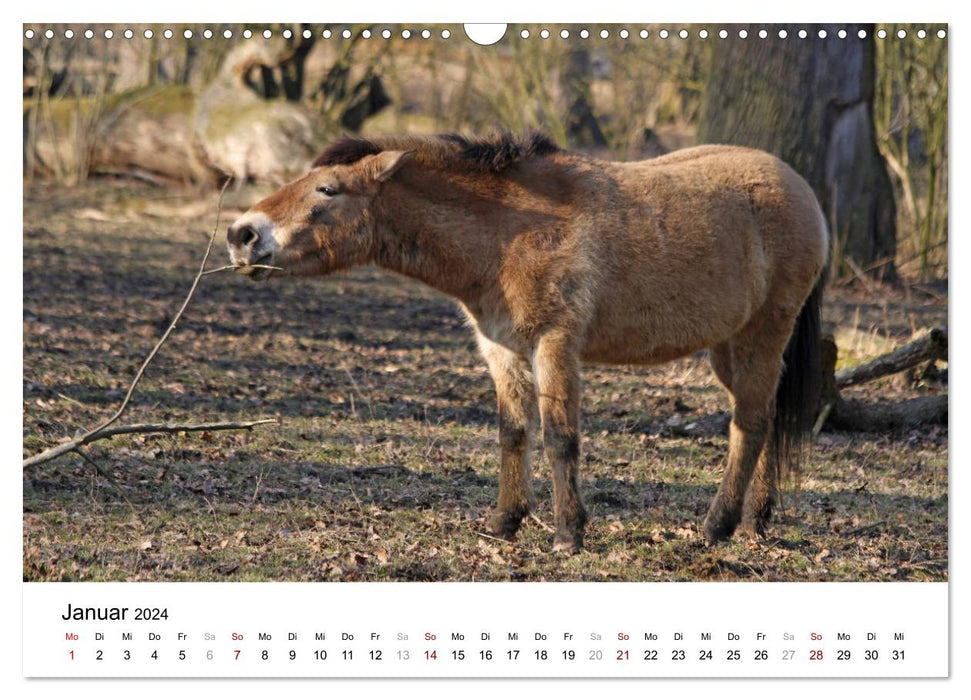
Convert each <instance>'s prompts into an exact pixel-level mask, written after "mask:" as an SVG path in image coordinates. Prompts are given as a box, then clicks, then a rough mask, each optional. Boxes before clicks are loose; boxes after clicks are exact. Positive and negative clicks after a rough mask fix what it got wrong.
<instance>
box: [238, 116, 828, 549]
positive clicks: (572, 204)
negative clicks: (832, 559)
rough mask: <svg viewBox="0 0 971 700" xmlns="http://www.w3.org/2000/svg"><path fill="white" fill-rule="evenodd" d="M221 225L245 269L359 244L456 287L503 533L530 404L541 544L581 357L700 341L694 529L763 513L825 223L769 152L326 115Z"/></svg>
mask: <svg viewBox="0 0 971 700" xmlns="http://www.w3.org/2000/svg"><path fill="white" fill-rule="evenodd" d="M228 245H229V253H230V257H231V259H232V261H233V263H234V264H236V265H240V266H241V271H242V272H244V273H245V274H249V275H250V277H252V278H253V279H265V278H267V277H271V276H274V275H278V274H281V275H282V274H286V275H324V274H327V273H330V272H333V271H335V270H339V269H342V268H347V267H350V266H352V265H359V264H363V263H374V264H377V265H379V266H381V267H384V268H387V269H388V270H393V271H394V272H397V273H400V274H403V275H407V276H408V277H412V278H415V279H418V280H421V281H422V282H424V283H426V284H428V285H431V286H432V287H435V288H436V289H439V290H441V291H442V292H444V293H445V294H448V295H449V296H452V297H454V298H455V299H457V300H458V301H459V302H460V304H461V306H462V309H463V310H464V312H465V313H466V315H467V316H468V318H469V320H470V321H471V323H472V325H473V327H474V328H475V332H476V336H477V339H478V343H479V347H480V349H481V351H482V354H483V356H484V357H485V360H486V362H487V363H488V366H489V371H490V372H491V374H492V378H493V380H494V381H495V386H496V394H497V399H498V405H499V409H498V410H499V443H500V448H501V462H500V471H499V502H498V507H497V509H496V511H495V513H494V514H493V515H492V518H491V520H490V522H489V527H490V529H491V530H492V532H493V533H495V534H498V535H500V536H502V537H506V538H510V537H512V536H513V535H514V534H515V533H516V531H517V530H518V528H519V526H520V523H521V521H522V519H523V517H524V516H525V515H526V514H527V513H528V512H529V510H530V508H531V507H532V505H533V493H532V488H531V485H530V482H531V475H530V468H529V455H530V439H531V434H532V433H533V432H534V428H535V426H536V424H537V419H538V421H539V424H540V425H541V427H542V436H543V445H544V450H545V454H546V456H547V459H548V460H549V461H550V463H551V465H552V469H553V500H554V518H555V525H556V528H555V529H556V534H555V536H554V543H553V547H554V549H556V550H563V551H568V552H572V551H575V550H576V549H577V548H579V547H580V546H581V544H582V537H583V528H584V525H585V522H586V519H587V515H586V511H585V510H584V507H583V504H582V503H581V500H580V495H579V493H578V490H577V471H578V461H579V449H578V446H579V430H580V428H579V419H580V388H581V384H580V366H581V363H584V362H591V363H613V364H654V363H660V362H665V361H668V360H672V359H675V358H678V357H683V356H685V355H688V354H691V353H694V352H696V351H698V350H701V349H704V348H708V349H710V357H711V364H712V367H713V368H714V371H715V374H716V375H717V377H718V379H719V380H720V382H721V383H722V384H723V385H724V386H725V388H726V390H727V391H728V395H729V398H730V401H731V407H732V421H731V427H730V438H729V449H728V464H727V469H726V472H725V476H724V478H723V480H722V482H721V486H720V488H719V489H718V493H717V495H716V496H715V499H714V501H713V502H712V504H711V507H710V508H709V510H708V515H707V517H706V519H705V523H704V532H705V536H706V538H707V539H708V540H709V541H710V542H715V541H717V540H721V539H725V538H728V537H730V536H731V535H732V533H733V532H734V531H735V529H736V527H737V526H738V525H739V523H741V524H742V526H743V527H745V528H746V529H749V530H751V531H754V532H756V533H762V532H763V531H764V528H765V526H766V523H767V521H768V518H769V515H770V512H771V509H772V506H773V502H774V501H775V500H776V497H777V493H776V492H777V484H778V482H779V477H780V473H781V472H782V471H783V470H784V469H786V468H791V467H793V466H795V463H796V460H797V459H798V458H799V454H800V451H801V450H800V448H801V447H802V445H803V443H804V441H805V438H806V436H807V431H808V430H809V429H810V426H811V421H812V418H813V413H814V410H815V407H816V400H815V386H816V383H817V379H818V369H817V365H818V358H817V341H818V335H819V302H820V299H819V296H820V295H819V285H818V281H819V279H820V273H821V271H822V269H823V266H824V264H825V262H826V256H827V233H826V226H825V222H824V219H823V217H822V214H821V212H820V208H819V205H818V203H817V201H816V198H815V196H814V195H813V192H812V190H811V189H810V188H809V186H808V185H807V184H806V182H805V181H804V180H803V179H802V178H800V177H799V175H797V174H796V173H795V172H794V171H793V170H792V169H791V168H789V167H788V166H787V165H786V164H784V163H782V162H781V161H779V160H778V159H776V158H775V157H773V156H771V155H769V154H767V153H763V152H760V151H754V150H749V149H745V148H735V147H726V146H702V147H699V148H691V149H688V150H684V151H680V152H677V153H673V154H671V155H668V156H664V157H661V158H656V159H654V160H647V161H642V162H636V163H613V162H603V161H598V160H594V159H591V158H588V157H585V156H582V155H576V154H572V153H568V152H565V151H562V150H560V149H559V148H557V147H556V146H555V145H554V144H553V143H552V142H551V141H549V140H548V139H547V138H545V137H543V136H541V135H533V136H530V137H529V138H526V139H522V140H517V139H514V138H512V137H510V136H508V135H502V136H499V137H496V138H492V139H485V140H470V139H466V138H463V137H460V136H454V135H448V136H437V137H417V136H400V137H382V138H372V139H357V138H348V137H344V138H342V139H340V140H338V141H336V142H335V143H333V144H332V145H331V146H330V147H328V148H327V149H326V150H325V151H324V153H323V154H322V155H321V156H320V157H319V158H318V159H317V160H316V162H315V163H314V166H313V168H312V170H311V171H310V172H309V173H308V174H307V175H305V176H303V177H302V178H300V179H299V180H297V181H295V182H292V183H290V184H288V185H285V186H284V187H282V188H281V189H280V190H279V191H278V192H276V193H275V194H273V195H271V196H270V197H267V198H266V199H264V200H263V201H262V202H260V203H259V204H257V205H256V206H254V207H253V208H252V209H251V210H250V211H248V212H247V213H246V214H244V215H243V216H242V217H240V219H239V220H238V221H236V222H235V223H234V224H233V225H232V226H231V227H230V228H229V232H228ZM256 264H260V265H272V266H275V267H279V268H282V271H279V272H277V271H274V270H270V269H266V268H252V267H250V266H251V265H256Z"/></svg>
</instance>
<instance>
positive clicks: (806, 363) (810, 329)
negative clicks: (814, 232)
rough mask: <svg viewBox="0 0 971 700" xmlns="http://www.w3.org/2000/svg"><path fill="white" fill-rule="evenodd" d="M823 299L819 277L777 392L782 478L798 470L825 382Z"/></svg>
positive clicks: (775, 431)
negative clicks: (822, 363) (821, 345)
mask: <svg viewBox="0 0 971 700" xmlns="http://www.w3.org/2000/svg"><path fill="white" fill-rule="evenodd" d="M822 298H823V279H822V278H820V279H819V281H818V282H817V283H816V286H815V287H813V291H812V293H810V295H809V298H808V299H806V303H805V304H804V305H803V307H802V311H800V312H799V317H798V318H797V319H796V326H795V328H794V329H793V331H792V336H791V337H790V338H789V344H788V345H786V350H785V353H784V354H783V356H782V358H783V368H782V376H781V377H780V379H779V387H778V389H776V396H775V420H774V422H773V425H772V439H773V443H772V445H773V449H774V455H773V457H774V458H775V464H776V468H777V469H778V475H779V477H780V478H783V477H785V476H786V474H787V473H788V474H793V473H795V472H796V471H798V468H799V462H800V461H801V458H802V455H803V453H804V451H805V447H806V444H807V443H808V442H809V440H810V439H811V437H812V430H813V425H814V423H815V421H816V411H817V408H818V406H819V392H820V386H821V383H822V373H821V370H820V357H819V340H820V320H819V313H820V306H821V304H822Z"/></svg>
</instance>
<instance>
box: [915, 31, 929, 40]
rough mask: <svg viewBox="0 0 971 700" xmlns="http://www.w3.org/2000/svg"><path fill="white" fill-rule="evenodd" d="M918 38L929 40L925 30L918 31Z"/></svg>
mask: <svg viewBox="0 0 971 700" xmlns="http://www.w3.org/2000/svg"><path fill="white" fill-rule="evenodd" d="M917 38H918V39H926V38H927V32H926V31H924V30H923V29H918V30H917Z"/></svg>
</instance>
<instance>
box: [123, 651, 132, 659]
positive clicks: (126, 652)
mask: <svg viewBox="0 0 971 700" xmlns="http://www.w3.org/2000/svg"><path fill="white" fill-rule="evenodd" d="M123 658H124V659H125V661H131V650H129V649H125V654H124V656H123Z"/></svg>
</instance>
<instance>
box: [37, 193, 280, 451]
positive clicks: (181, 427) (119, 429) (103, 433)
mask: <svg viewBox="0 0 971 700" xmlns="http://www.w3.org/2000/svg"><path fill="white" fill-rule="evenodd" d="M231 181H232V178H229V179H227V180H226V183H225V184H224V185H223V188H222V190H221V191H220V192H219V201H218V203H217V205H216V223H215V225H214V226H213V228H212V234H211V235H210V236H209V244H208V245H207V246H206V252H205V254H204V255H203V256H202V262H201V263H200V265H199V271H198V272H197V273H196V276H195V279H193V280H192V286H191V287H190V288H189V293H188V294H187V295H186V297H185V301H183V302H182V306H181V307H179V310H178V312H177V313H176V314H175V316H174V317H173V318H172V322H171V323H170V324H169V327H168V328H167V329H166V331H165V333H163V334H162V337H161V338H160V339H159V341H158V342H157V343H156V344H155V347H154V348H152V351H151V352H150V353H149V354H148V357H146V358H145V361H144V362H142V365H141V367H139V368H138V372H136V373H135V378H134V379H133V380H132V382H131V384H129V386H128V392H127V393H126V394H125V398H124V399H123V400H122V402H121V406H119V407H118V410H116V411H115V412H114V413H113V414H112V415H111V417H109V418H108V419H107V420H105V421H103V422H102V423H100V424H99V425H97V426H96V427H94V428H91V429H90V430H87V431H85V432H83V433H81V434H80V435H78V436H77V437H75V438H74V439H73V440H68V441H67V442H62V443H60V444H58V445H54V446H53V447H50V448H48V449H46V450H44V451H43V452H40V453H38V454H36V455H33V456H32V457H28V458H27V459H25V460H24V461H23V467H24V469H26V468H28V467H33V466H36V465H38V464H43V463H44V462H49V461H51V460H52V459H56V458H57V457H60V456H61V455H63V454H67V453H68V452H77V453H78V454H80V455H81V456H82V457H84V456H85V455H84V453H83V452H81V451H80V448H81V447H83V446H84V445H88V444H90V443H92V442H96V441H98V440H104V439H106V438H110V437H112V436H114V435H130V434H132V433H182V432H186V433H188V432H196V431H202V430H208V431H217V430H244V429H245V430H248V429H251V428H253V427H255V426H257V425H264V424H266V423H275V422H276V419H273V418H270V419H263V420H254V421H243V422H229V423H199V424H171V423H135V424H131V425H119V426H115V427H112V426H114V425H115V423H117V422H118V419H119V418H121V416H122V415H123V414H124V413H125V410H126V409H127V408H128V404H129V403H131V398H132V395H134V393H135V387H137V386H138V383H139V382H140V381H141V379H142V377H143V376H144V375H145V370H146V369H147V368H148V366H149V364H151V362H152V360H154V359H155V356H156V355H158V352H159V350H160V349H161V348H162V345H164V344H165V341H167V340H168V339H169V336H170V335H172V331H174V330H175V327H176V325H178V323H179V321H180V320H181V318H182V314H183V313H185V310H186V308H187V307H188V306H189V302H190V301H191V300H192V296H193V295H194V294H195V292H196V288H197V287H198V286H199V280H201V279H202V278H203V277H204V276H206V275H208V274H211V273H213V272H221V271H223V270H230V269H234V268H233V266H226V267H220V268H216V269H214V270H206V263H207V262H208V261H209V254H210V253H211V252H212V246H213V243H214V242H215V240H216V234H217V232H218V231H219V218H220V216H221V214H222V205H223V195H224V194H225V193H226V188H227V187H229V183H230V182H231ZM259 267H263V266H259Z"/></svg>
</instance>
